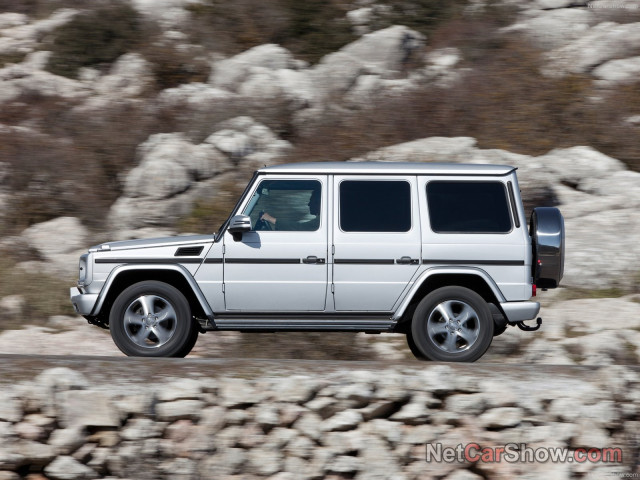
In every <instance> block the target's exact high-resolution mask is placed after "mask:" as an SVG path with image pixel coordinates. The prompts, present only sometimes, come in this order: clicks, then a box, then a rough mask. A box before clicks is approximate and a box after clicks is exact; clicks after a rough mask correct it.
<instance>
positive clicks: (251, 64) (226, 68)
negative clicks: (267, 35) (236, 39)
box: [209, 43, 304, 91]
mask: <svg viewBox="0 0 640 480" xmlns="http://www.w3.org/2000/svg"><path fill="white" fill-rule="evenodd" d="M303 66H304V63H300V62H299V61H297V60H296V59H295V58H294V57H293V55H292V54H291V52H289V51H288V50H287V49H286V48H283V47H281V46H279V45H275V44H272V43H268V44H265V45H259V46H257V47H253V48H251V49H249V50H247V51H246V52H243V53H240V54H238V55H235V56H234V57H231V58H227V59H224V60H219V61H218V62H216V63H215V64H214V65H213V70H212V72H211V76H210V78H209V83H210V84H212V85H213V86H214V87H218V88H224V89H226V90H230V91H237V90H238V88H239V87H240V85H242V84H243V83H244V82H245V81H246V79H247V78H248V77H250V76H251V75H252V74H253V73H254V72H258V73H260V72H264V71H265V70H280V69H293V70H295V69H298V68H301V67H303Z"/></svg>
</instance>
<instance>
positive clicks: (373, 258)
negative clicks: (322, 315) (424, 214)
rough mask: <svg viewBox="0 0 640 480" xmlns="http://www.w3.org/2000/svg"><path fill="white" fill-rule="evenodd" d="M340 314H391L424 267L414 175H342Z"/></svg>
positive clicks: (337, 269)
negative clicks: (362, 312) (372, 312)
mask: <svg viewBox="0 0 640 480" xmlns="http://www.w3.org/2000/svg"><path fill="white" fill-rule="evenodd" d="M333 191H334V198H335V199H336V201H337V208H336V215H334V219H333V231H334V234H333V248H334V256H333V284H334V285H333V289H334V299H335V308H336V311H377V312H390V311H392V309H393V306H394V304H395V303H396V301H397V300H398V299H399V298H400V295H401V294H402V292H403V290H405V288H407V286H408V284H409V282H410V281H411V279H412V277H413V276H414V274H415V273H416V271H417V270H418V267H419V264H420V258H421V257H420V253H421V252H420V250H421V234H420V223H419V218H420V217H419V212H418V192H417V188H416V177H414V176H389V177H387V176H385V177H379V176H370V177H369V176H360V175H359V176H348V175H345V176H336V177H335V181H334V186H333Z"/></svg>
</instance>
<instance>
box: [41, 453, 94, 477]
mask: <svg viewBox="0 0 640 480" xmlns="http://www.w3.org/2000/svg"><path fill="white" fill-rule="evenodd" d="M44 472H45V473H46V474H47V476H48V477H49V478H51V479H54V480H89V479H93V478H98V477H99V476H98V474H97V473H96V472H95V471H94V470H92V469H91V468H89V467H87V466H86V465H83V464H81V463H80V462H78V461H76V460H75V459H73V458H72V457H66V456H62V457H58V458H56V459H55V460H54V461H53V462H51V463H50V464H49V465H47V466H46V467H45V469H44Z"/></svg>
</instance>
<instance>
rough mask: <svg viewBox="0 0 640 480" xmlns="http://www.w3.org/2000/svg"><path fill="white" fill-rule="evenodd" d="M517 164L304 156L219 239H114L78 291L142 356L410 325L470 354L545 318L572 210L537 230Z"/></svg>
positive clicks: (425, 346) (129, 349)
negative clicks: (238, 336)
mask: <svg viewBox="0 0 640 480" xmlns="http://www.w3.org/2000/svg"><path fill="white" fill-rule="evenodd" d="M515 170H516V169H515V168H513V167H509V166H499V165H460V164H455V165H450V164H435V163H427V164H418V163H385V162H380V163H367V162H363V163H306V164H304V163H302V164H292V165H280V166H274V167H268V168H263V169H261V170H259V171H257V172H256V173H255V175H254V177H253V180H252V181H251V182H250V184H249V185H248V187H247V188H246V190H245V192H244V194H243V195H242V197H241V198H240V200H239V202H238V203H237V205H236V207H235V208H234V210H233V212H232V213H231V216H230V217H229V219H228V220H227V221H226V222H225V223H224V224H223V225H222V227H221V228H220V230H219V231H218V232H217V233H216V234H215V235H202V236H183V237H171V238H159V239H151V240H132V241H124V242H112V243H105V244H102V245H99V246H96V247H92V248H90V249H89V252H88V253H86V254H84V255H82V256H81V257H80V277H79V280H78V286H77V287H74V288H71V302H72V303H73V305H74V307H75V309H76V311H77V312H78V313H79V314H81V315H83V316H84V317H85V318H86V319H87V320H88V321H89V322H90V323H92V324H95V325H98V326H101V327H104V328H108V329H109V330H110V331H111V335H112V337H113V340H114V342H115V343H116V345H117V346H118V348H120V350H122V351H123V352H124V353H125V354H127V355H136V356H166V357H181V356H185V355H187V354H188V353H189V352H190V351H191V349H192V348H193V346H194V345H195V342H196V340H197V337H198V333H203V332H205V331H209V330H236V331H241V332H250V331H251V332H274V331H350V332H368V333H380V332H401V333H405V334H406V336H407V341H408V344H409V347H410V348H411V351H412V352H413V353H414V355H415V356H416V357H418V358H424V359H431V360H438V361H464V362H471V361H475V360H477V359H478V358H480V357H481V356H482V355H483V354H484V353H485V352H486V350H487V349H488V348H489V345H490V344H491V340H492V338H493V336H495V335H498V334H501V333H502V332H504V330H505V329H506V327H507V326H508V325H518V326H519V327H520V328H522V329H523V330H536V329H537V328H539V326H540V323H541V320H540V319H539V318H538V319H537V325H536V326H527V325H526V324H524V323H523V322H524V321H526V320H532V319H536V317H537V315H538V312H539V310H540V304H539V303H537V302H533V301H530V300H529V299H530V298H531V297H532V296H535V294H536V286H537V287H540V288H543V289H546V288H555V287H557V286H558V284H559V282H560V280H561V278H562V274H563V267H564V221H563V218H562V215H561V214H560V212H559V211H558V210H557V209H555V208H536V209H534V211H533V213H532V215H531V225H530V228H529V229H527V222H526V219H525V212H524V208H523V204H522V200H521V198H520V189H519V188H518V180H517V178H516V172H515Z"/></svg>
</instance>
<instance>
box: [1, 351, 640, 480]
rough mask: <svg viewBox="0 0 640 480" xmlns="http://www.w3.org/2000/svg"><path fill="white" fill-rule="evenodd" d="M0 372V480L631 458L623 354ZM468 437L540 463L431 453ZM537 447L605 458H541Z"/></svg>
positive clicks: (456, 475)
mask: <svg viewBox="0 0 640 480" xmlns="http://www.w3.org/2000/svg"><path fill="white" fill-rule="evenodd" d="M45 366H46V368H47V369H44V370H43V368H45ZM0 371H2V377H1V378H2V383H3V386H2V389H1V390H0V392H1V393H0V479H2V480H13V479H19V478H28V479H30V480H44V479H55V480H62V479H67V480H75V479H93V478H114V479H116V478H119V479H124V478H128V479H185V480H186V479H214V478H215V479H220V478H237V479H241V478H242V479H260V478H269V479H278V480H288V479H292V480H293V479H296V480H300V479H320V478H331V479H343V478H345V479H346V478H356V479H397V480H401V479H407V480H409V479H427V478H439V479H441V478H446V479H457V480H460V479H480V478H578V477H580V478H603V477H605V476H607V475H623V474H626V473H632V472H637V468H638V467H637V465H636V463H637V454H638V443H637V440H638V438H637V432H638V427H639V426H640V425H639V422H638V405H639V400H640V390H639V389H638V386H639V385H640V375H639V369H638V368H637V367H620V366H617V367H616V366H609V367H606V368H600V367H593V368H584V367H566V366H564V367H560V366H549V365H547V366H544V367H541V366H538V367H534V366H529V367H522V366H520V367H518V368H513V367H507V366H501V365H480V364H476V365H443V364H424V366H423V365H421V366H420V368H416V367H415V364H414V365H410V364H388V363H382V362H378V363H376V362H371V363H366V364H365V363H356V362H353V363H350V362H304V361H296V362H287V361H273V360H270V361H269V360H264V361H250V362H248V361H238V360H235V361H226V360H222V361H221V360H218V361H215V360H165V359H163V360H154V359H128V360H127V361H124V362H123V361H117V360H115V359H114V360H105V359H101V360H97V359H84V360H80V361H79V360H69V359H64V358H63V357H41V358H40V359H37V360H35V361H34V360H33V359H32V358H31V359H30V358H27V357H22V358H20V357H12V358H9V357H5V358H4V359H3V362H2V365H1V366H0ZM473 444H477V449H476V450H469V453H470V456H471V457H475V456H478V451H482V452H485V453H486V452H491V451H498V450H490V449H494V448H496V449H498V448H500V447H506V446H508V445H511V444H515V445H511V447H509V448H512V447H513V448H516V447H515V446H516V445H517V448H519V449H520V450H521V451H522V452H526V451H529V452H532V453H530V454H529V455H530V456H531V455H534V456H535V457H534V460H535V459H539V460H540V461H530V462H521V461H515V462H514V461H505V460H504V459H503V460H502V461H500V462H496V463H491V462H490V461H488V460H490V459H489V458H485V459H484V460H480V461H477V462H475V461H470V460H476V458H470V459H467V460H463V461H461V462H457V461H453V462H449V463H447V462H437V461H434V459H433V455H434V452H437V451H438V449H440V448H451V449H455V448H459V449H463V448H464V446H465V445H472V448H476V446H474V445H473ZM458 445H461V446H462V447H458ZM541 448H546V449H551V448H558V449H561V451H564V452H568V453H569V454H570V455H571V456H572V457H573V458H574V459H579V458H583V457H584V456H585V455H586V453H584V452H591V453H590V455H592V457H590V458H591V459H594V458H595V457H596V456H597V455H598V454H601V455H605V454H606V452H616V455H618V457H616V458H613V460H614V462H612V463H610V462H605V461H604V459H601V460H600V461H585V462H580V461H575V460H574V461H571V460H567V461H564V462H560V463H553V462H551V461H542V460H543V457H544V455H545V452H550V450H540V449H541ZM478 449H480V450H478ZM427 451H429V452H431V455H432V461H427ZM514 452H515V450H514ZM580 454H583V456H582V457H581V456H580ZM576 455H578V456H576ZM620 457H621V458H620Z"/></svg>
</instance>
